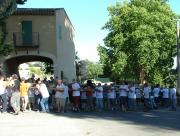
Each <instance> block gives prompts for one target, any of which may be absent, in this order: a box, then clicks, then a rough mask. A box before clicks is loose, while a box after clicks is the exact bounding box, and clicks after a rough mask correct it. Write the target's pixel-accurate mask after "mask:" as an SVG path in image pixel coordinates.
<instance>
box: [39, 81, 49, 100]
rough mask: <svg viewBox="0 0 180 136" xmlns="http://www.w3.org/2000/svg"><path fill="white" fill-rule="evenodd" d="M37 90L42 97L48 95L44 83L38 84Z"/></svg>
mask: <svg viewBox="0 0 180 136" xmlns="http://www.w3.org/2000/svg"><path fill="white" fill-rule="evenodd" d="M39 91H40V92H41V95H42V98H48V97H49V91H48V89H47V87H46V85H45V84H44V83H42V84H41V85H40V88H39Z"/></svg>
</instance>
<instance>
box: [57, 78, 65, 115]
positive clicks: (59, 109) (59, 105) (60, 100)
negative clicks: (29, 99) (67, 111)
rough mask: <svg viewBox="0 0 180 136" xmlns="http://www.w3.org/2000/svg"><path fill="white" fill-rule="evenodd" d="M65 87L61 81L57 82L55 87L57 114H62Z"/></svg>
mask: <svg viewBox="0 0 180 136" xmlns="http://www.w3.org/2000/svg"><path fill="white" fill-rule="evenodd" d="M64 91H65V86H64V84H63V82H62V80H58V81H57V86H56V94H55V98H56V105H57V112H62V113H64V107H65V99H66V96H65V92H64Z"/></svg>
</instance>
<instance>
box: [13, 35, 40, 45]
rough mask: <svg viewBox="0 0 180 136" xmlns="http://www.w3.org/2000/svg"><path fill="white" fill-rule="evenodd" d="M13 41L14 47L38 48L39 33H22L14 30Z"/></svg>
mask: <svg viewBox="0 0 180 136" xmlns="http://www.w3.org/2000/svg"><path fill="white" fill-rule="evenodd" d="M13 41H14V46H15V48H38V47H39V33H38V32H32V33H22V32H14V33H13Z"/></svg>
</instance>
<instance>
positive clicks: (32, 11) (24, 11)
mask: <svg viewBox="0 0 180 136" xmlns="http://www.w3.org/2000/svg"><path fill="white" fill-rule="evenodd" d="M56 10H57V9H56V8H18V9H17V10H16V11H15V12H14V13H13V15H55V11H56Z"/></svg>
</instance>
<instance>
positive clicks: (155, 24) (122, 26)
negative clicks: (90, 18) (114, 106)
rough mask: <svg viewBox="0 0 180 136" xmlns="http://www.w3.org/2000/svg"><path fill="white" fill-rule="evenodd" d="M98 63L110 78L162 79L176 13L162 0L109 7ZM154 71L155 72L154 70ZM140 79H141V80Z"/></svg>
mask: <svg viewBox="0 0 180 136" xmlns="http://www.w3.org/2000/svg"><path fill="white" fill-rule="evenodd" d="M108 11H109V16H110V18H109V20H108V22H107V23H106V24H105V26H104V27H103V29H107V30H109V33H108V35H107V36H106V38H105V39H104V44H105V46H100V45H99V46H98V52H99V55H100V62H101V63H102V64H103V66H104V71H105V69H109V71H110V72H108V73H109V76H113V78H114V79H136V80H137V79H139V81H142V80H140V75H141V74H142V72H143V73H144V74H145V75H144V76H143V77H141V78H144V79H146V80H147V81H148V82H155V81H157V82H158V83H159V82H162V81H163V78H165V77H166V76H167V75H168V72H169V70H170V68H171V67H172V65H173V59H172V58H173V55H174V54H176V46H175V44H176V21H175V19H176V15H175V14H174V13H173V12H172V10H171V9H170V7H169V5H168V4H167V3H166V1H165V0H151V1H149V0H143V1H142V0H131V1H130V2H124V3H123V4H121V3H117V4H116V5H115V6H110V7H109V8H108ZM157 72H158V73H157ZM144 79H143V80H144Z"/></svg>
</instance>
